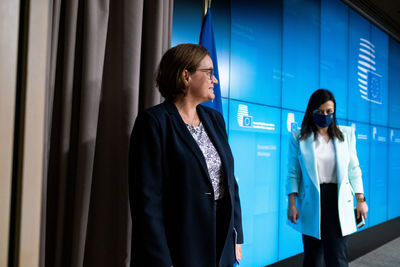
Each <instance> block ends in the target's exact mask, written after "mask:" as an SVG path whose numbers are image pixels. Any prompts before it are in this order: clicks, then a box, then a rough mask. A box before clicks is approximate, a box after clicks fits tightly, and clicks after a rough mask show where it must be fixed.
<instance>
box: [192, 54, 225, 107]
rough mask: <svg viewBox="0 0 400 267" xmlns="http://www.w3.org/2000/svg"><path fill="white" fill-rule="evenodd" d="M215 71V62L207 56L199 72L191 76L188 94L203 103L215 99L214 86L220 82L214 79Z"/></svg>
mask: <svg viewBox="0 0 400 267" xmlns="http://www.w3.org/2000/svg"><path fill="white" fill-rule="evenodd" d="M213 70H214V66H213V62H212V60H211V58H210V57H209V56H208V55H207V56H205V57H204V58H203V59H202V61H201V62H200V65H199V67H198V68H197V70H196V71H195V72H194V73H193V74H189V81H188V90H187V94H188V95H190V96H191V97H193V98H196V99H198V100H199V101H201V102H205V101H208V100H212V99H214V98H215V95H214V84H217V83H218V80H217V78H215V77H214V74H213Z"/></svg>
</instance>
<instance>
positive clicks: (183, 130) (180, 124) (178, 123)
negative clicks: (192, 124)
mask: <svg viewBox="0 0 400 267" xmlns="http://www.w3.org/2000/svg"><path fill="white" fill-rule="evenodd" d="M164 104H165V106H166V109H167V110H168V112H169V113H170V115H171V122H172V124H173V127H174V128H175V129H176V132H177V133H178V135H179V136H180V137H181V139H182V140H183V141H184V142H185V143H186V145H187V146H188V147H189V149H190V150H191V151H192V153H193V154H194V155H195V156H196V158H197V160H198V161H199V163H200V165H201V166H202V168H203V170H204V173H205V174H206V176H207V178H208V180H209V182H210V183H211V179H210V176H209V173H208V168H207V163H206V160H205V158H204V155H203V152H202V151H201V149H200V147H199V146H198V145H197V143H196V141H195V140H194V138H193V136H192V135H191V134H190V132H189V130H188V129H187V127H186V124H185V122H184V121H183V120H182V118H181V116H180V115H179V112H178V109H177V108H176V106H175V104H174V103H173V102H172V101H169V100H165V102H164Z"/></svg>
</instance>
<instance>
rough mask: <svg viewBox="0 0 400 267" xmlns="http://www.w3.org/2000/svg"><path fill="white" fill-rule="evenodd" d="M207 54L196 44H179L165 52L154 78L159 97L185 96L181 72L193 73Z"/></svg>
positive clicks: (206, 51) (205, 50) (204, 49)
mask: <svg viewBox="0 0 400 267" xmlns="http://www.w3.org/2000/svg"><path fill="white" fill-rule="evenodd" d="M209 54H210V53H209V52H208V50H207V49H206V48H204V47H203V46H201V45H197V44H180V45H177V46H175V47H172V48H170V49H169V50H168V51H167V52H165V54H164V55H163V57H162V58H161V61H160V65H159V67H158V70H157V78H156V83H157V86H158V89H159V90H160V93H161V95H162V96H163V97H165V98H175V97H176V96H178V95H180V94H186V87H185V83H184V82H183V77H182V73H183V71H184V70H185V69H186V70H187V71H189V72H190V73H193V72H195V71H196V69H197V68H198V67H199V65H200V61H202V60H203V58H204V57H205V56H207V55H209Z"/></svg>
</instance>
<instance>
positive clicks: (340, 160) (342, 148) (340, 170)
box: [333, 138, 348, 187]
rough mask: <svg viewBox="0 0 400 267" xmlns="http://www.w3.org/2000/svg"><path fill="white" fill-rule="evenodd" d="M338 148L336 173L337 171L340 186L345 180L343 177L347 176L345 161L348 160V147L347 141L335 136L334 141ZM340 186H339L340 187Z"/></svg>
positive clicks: (336, 148)
mask: <svg viewBox="0 0 400 267" xmlns="http://www.w3.org/2000/svg"><path fill="white" fill-rule="evenodd" d="M333 143H334V145H335V150H336V173H337V183H338V185H339V186H340V185H341V184H342V181H343V177H345V176H346V175H345V173H344V172H345V171H347V168H346V167H345V166H346V164H345V162H346V161H347V160H348V153H347V150H348V147H347V143H346V142H341V141H340V140H339V139H337V138H334V141H333ZM339 186H338V187H339Z"/></svg>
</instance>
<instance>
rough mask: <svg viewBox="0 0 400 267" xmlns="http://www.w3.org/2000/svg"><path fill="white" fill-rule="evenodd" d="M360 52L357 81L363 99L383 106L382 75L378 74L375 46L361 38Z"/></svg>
mask: <svg viewBox="0 0 400 267" xmlns="http://www.w3.org/2000/svg"><path fill="white" fill-rule="evenodd" d="M358 52H359V53H358V62H357V63H358V64H357V69H358V71H357V81H358V87H359V90H360V94H361V98H362V99H364V100H366V101H370V102H372V103H375V104H382V96H381V77H382V75H380V74H378V73H377V72H376V66H375V65H376V62H375V57H376V56H375V45H374V44H372V43H371V42H370V41H368V40H366V39H364V38H360V45H359V50H358Z"/></svg>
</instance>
